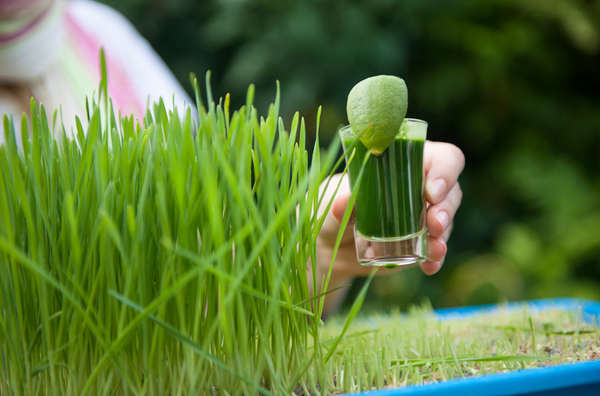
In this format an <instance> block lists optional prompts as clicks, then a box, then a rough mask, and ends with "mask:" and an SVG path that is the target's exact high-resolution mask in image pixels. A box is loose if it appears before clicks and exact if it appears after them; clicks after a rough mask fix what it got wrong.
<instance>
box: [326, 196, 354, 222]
mask: <svg viewBox="0 0 600 396" xmlns="http://www.w3.org/2000/svg"><path fill="white" fill-rule="evenodd" d="M351 195H352V194H351V193H350V192H342V193H339V194H338V196H337V197H336V198H335V200H334V201H333V205H332V206H331V212H332V213H333V217H334V219H335V221H336V222H337V223H338V224H342V220H343V219H344V214H345V213H346V209H347V208H348V203H349V202H350V196H351ZM352 211H353V213H352V215H351V216H350V220H349V221H348V226H351V225H353V224H354V208H352Z"/></svg>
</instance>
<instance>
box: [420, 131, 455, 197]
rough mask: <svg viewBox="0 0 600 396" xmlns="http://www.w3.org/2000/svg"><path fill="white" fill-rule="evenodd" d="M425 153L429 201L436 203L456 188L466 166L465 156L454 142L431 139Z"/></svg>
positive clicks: (427, 143)
mask: <svg viewBox="0 0 600 396" xmlns="http://www.w3.org/2000/svg"><path fill="white" fill-rule="evenodd" d="M423 155H424V159H423V162H424V166H425V180H426V182H425V192H426V195H427V201H429V202H430V203H432V204H436V203H438V202H440V201H441V200H442V199H444V197H445V196H446V194H447V192H449V191H452V189H453V188H454V185H455V184H456V182H457V180H458V176H459V175H460V174H461V172H462V171H463V169H464V167H465V156H464V154H463V152H462V151H461V150H460V149H459V148H458V147H456V146H455V145H453V144H450V143H442V142H431V141H427V142H426V143H425V149H424V154H423Z"/></svg>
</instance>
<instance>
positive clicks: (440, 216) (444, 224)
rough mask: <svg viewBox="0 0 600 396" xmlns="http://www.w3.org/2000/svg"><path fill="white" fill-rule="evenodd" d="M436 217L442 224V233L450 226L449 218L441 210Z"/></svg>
mask: <svg viewBox="0 0 600 396" xmlns="http://www.w3.org/2000/svg"><path fill="white" fill-rule="evenodd" d="M436 217H437V219H438V221H439V222H440V223H441V224H442V232H444V231H446V228H448V225H450V217H448V213H446V212H445V211H443V210H442V211H440V212H439V213H438V214H437V216H436Z"/></svg>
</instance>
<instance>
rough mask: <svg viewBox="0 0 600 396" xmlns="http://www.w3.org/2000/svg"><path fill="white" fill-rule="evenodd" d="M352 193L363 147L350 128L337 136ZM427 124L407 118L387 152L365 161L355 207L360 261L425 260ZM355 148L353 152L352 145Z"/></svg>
mask: <svg viewBox="0 0 600 396" xmlns="http://www.w3.org/2000/svg"><path fill="white" fill-rule="evenodd" d="M339 133H340V136H341V138H342V145H343V147H344V153H345V156H346V161H349V160H350V156H351V154H352V152H353V151H354V149H355V154H354V158H353V159H352V161H351V162H350V165H349V167H348V173H349V176H350V189H351V190H352V191H354V188H355V186H356V185H357V181H358V180H357V179H358V176H359V174H360V169H361V166H362V163H363V161H364V158H365V156H366V155H367V153H368V152H369V151H368V150H367V148H366V147H365V146H364V145H363V144H362V143H361V142H360V140H357V139H356V137H355V136H354V134H353V133H352V129H351V127H350V126H345V127H343V128H342V129H340V131H339ZM426 138H427V123H426V122H425V121H421V120H416V119H410V118H406V119H405V120H404V122H403V123H402V126H401V127H400V130H399V131H398V134H397V135H396V137H395V138H394V141H393V142H392V143H390V145H389V147H388V148H387V149H386V150H385V151H384V152H383V153H382V154H381V155H379V156H375V155H371V156H370V157H369V159H368V160H367V163H366V167H365V170H364V173H363V176H362V180H361V182H360V185H359V186H358V189H359V191H358V192H357V197H356V202H355V222H354V239H355V243H356V254H357V257H358V261H359V263H360V264H362V265H367V266H385V267H396V266H406V265H414V264H418V263H420V262H422V261H425V260H426V259H427V227H426V218H427V205H426V201H425V184H424V181H425V174H424V169H423V148H424V145H425V140H426ZM355 140H357V141H356V144H355V145H354V146H352V147H351V144H352V143H353V142H354V141H355Z"/></svg>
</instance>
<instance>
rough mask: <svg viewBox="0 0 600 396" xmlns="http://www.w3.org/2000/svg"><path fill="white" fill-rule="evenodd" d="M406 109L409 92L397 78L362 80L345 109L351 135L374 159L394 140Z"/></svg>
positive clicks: (353, 91)
mask: <svg viewBox="0 0 600 396" xmlns="http://www.w3.org/2000/svg"><path fill="white" fill-rule="evenodd" d="M407 109H408V89H407V88H406V83H405V82H404V80H403V79H401V78H399V77H396V76H375V77H369V78H367V79H366V80H362V81H361V82H359V83H358V84H356V85H355V86H354V88H352V90H351V91H350V93H349V94H348V104H347V105H346V111H347V112H348V121H350V126H351V127H352V133H354V135H355V136H357V137H358V138H359V139H360V141H361V142H362V143H363V144H364V145H365V147H366V148H367V149H369V150H370V151H371V153H373V154H375V155H379V154H381V153H383V151H384V150H385V149H386V148H387V147H388V146H389V144H390V143H391V142H392V140H394V137H395V136H396V134H397V133H398V131H399V129H400V126H401V125H402V121H403V120H404V116H406V110H407Z"/></svg>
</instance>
